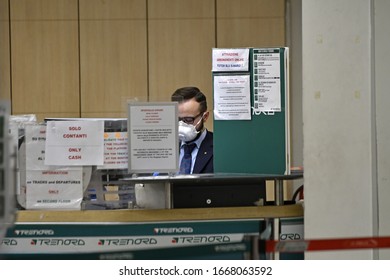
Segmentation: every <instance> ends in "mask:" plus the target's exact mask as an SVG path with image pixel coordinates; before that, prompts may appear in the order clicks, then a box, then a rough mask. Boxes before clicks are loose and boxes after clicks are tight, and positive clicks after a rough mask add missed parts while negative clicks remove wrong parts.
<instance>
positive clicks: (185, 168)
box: [179, 143, 196, 174]
mask: <svg viewBox="0 0 390 280" xmlns="http://www.w3.org/2000/svg"><path fill="white" fill-rule="evenodd" d="M195 146H196V144H195V143H191V144H184V146H183V147H184V156H183V158H182V160H181V163H180V171H179V173H180V174H190V173H191V164H192V157H191V153H192V151H193V150H194V148H195Z"/></svg>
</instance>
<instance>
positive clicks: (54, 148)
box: [45, 120, 104, 165]
mask: <svg viewBox="0 0 390 280" xmlns="http://www.w3.org/2000/svg"><path fill="white" fill-rule="evenodd" d="M103 137H104V121H102V120H91V121H86V120H83V121H48V122H47V132H46V155H45V156H46V157H45V164H47V165H102V164H103V162H104V138H103Z"/></svg>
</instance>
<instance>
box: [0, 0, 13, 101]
mask: <svg viewBox="0 0 390 280" xmlns="http://www.w3.org/2000/svg"><path fill="white" fill-rule="evenodd" d="M0 42H1V45H0V99H6V100H10V99H11V80H10V79H11V77H10V48H9V8H8V0H0Z"/></svg>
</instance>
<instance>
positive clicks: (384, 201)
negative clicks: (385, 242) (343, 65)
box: [374, 0, 390, 260]
mask: <svg viewBox="0 0 390 280" xmlns="http://www.w3.org/2000/svg"><path fill="white" fill-rule="evenodd" d="M374 5H375V21H374V23H375V91H376V123H377V150H378V197H379V235H381V236H390V217H389V213H390V203H389V199H390V124H389V121H390V116H389V115H390V114H389V106H390V92H389V82H390V81H389V78H390V36H389V26H390V18H389V13H390V1H388V0H376V1H375V2H374ZM379 258H380V259H386V260H389V259H390V249H382V250H380V252H379Z"/></svg>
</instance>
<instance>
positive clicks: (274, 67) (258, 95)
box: [253, 49, 282, 112]
mask: <svg viewBox="0 0 390 280" xmlns="http://www.w3.org/2000/svg"><path fill="white" fill-rule="evenodd" d="M253 90H254V93H253V97H254V102H253V105H254V109H255V111H262V112H280V111H281V107H282V104H281V88H280V53H279V49H265V50H262V49H255V50H254V51H253Z"/></svg>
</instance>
